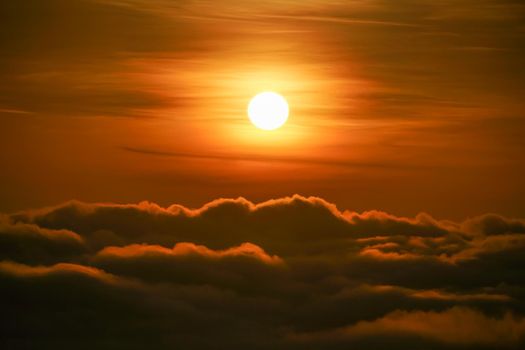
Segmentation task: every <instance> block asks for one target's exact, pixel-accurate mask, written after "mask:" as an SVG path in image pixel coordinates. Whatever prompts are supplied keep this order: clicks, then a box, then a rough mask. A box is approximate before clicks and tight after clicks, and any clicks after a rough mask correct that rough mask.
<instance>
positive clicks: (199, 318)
mask: <svg viewBox="0 0 525 350" xmlns="http://www.w3.org/2000/svg"><path fill="white" fill-rule="evenodd" d="M523 224H524V221H523V220H522V219H510V218H505V217H503V216H499V215H494V214H491V215H484V216H480V217H476V218H470V219H467V220H465V221H464V222H452V221H448V220H437V219H434V218H432V217H431V216H430V215H428V214H420V215H418V216H416V217H414V218H405V217H397V216H394V215H390V214H387V213H383V212H379V211H370V212H365V213H356V212H351V211H341V210H339V209H338V208H337V207H336V206H335V205H333V204H331V203H329V202H327V201H325V200H323V199H321V198H317V197H309V198H306V197H301V196H298V195H296V196H293V197H287V198H280V199H275V200H271V201H267V202H263V203H259V204H255V203H252V202H250V201H248V200H246V199H243V198H238V199H218V200H215V201H212V202H210V203H208V204H206V205H204V206H203V207H201V208H197V209H191V208H186V207H184V206H182V205H179V204H175V205H172V206H170V207H167V208H165V207H161V206H159V205H157V204H154V203H149V202H143V203H139V204H126V205H122V204H111V203H106V204H97V203H83V202H77V201H73V202H68V203H64V204H62V205H59V206H56V207H50V208H42V209H36V210H28V211H23V212H18V213H14V214H10V215H5V216H4V217H3V218H2V229H1V230H0V233H1V235H0V237H1V238H2V243H3V244H2V250H0V258H1V261H2V262H1V263H0V279H1V282H2V291H1V294H2V300H3V301H4V305H3V306H4V309H5V312H4V314H3V317H2V325H3V330H2V332H3V334H2V339H4V342H5V343H6V344H7V345H8V346H9V347H14V348H17V347H24V346H30V347H34V346H38V347H42V348H46V347H52V346H65V345H72V344H78V343H81V344H83V345H81V348H82V346H85V347H86V348H89V347H92V346H98V347H103V348H107V347H111V346H117V347H126V348H135V347H136V348H140V347H141V346H142V347H143V346H146V345H147V344H149V345H151V346H153V347H154V348H158V349H163V348H170V347H173V346H178V345H180V344H184V346H186V347H188V348H194V349H207V348H212V347H214V346H215V347H216V346H217V344H220V346H221V347H230V348H233V349H236V348H246V347H254V348H260V349H267V348H273V349H306V348H311V347H317V348H323V349H343V348H348V347H352V346H354V347H355V346H357V347H360V346H373V347H374V348H378V349H383V348H384V349H386V348H403V349H407V348H414V349H415V348H421V347H424V348H430V349H432V348H447V347H450V348H454V349H457V348H472V347H475V348H519V347H520V346H522V345H523V344H524V343H523V341H524V336H525V323H524V321H523V315H524V314H525V302H524V301H525V274H524V273H523V271H522V269H521V266H522V265H523V263H524V261H523V256H525V255H524V254H523V253H525V244H524V242H525V235H524V233H523ZM22 310H25V311H24V312H22ZM42 319H45V320H46V322H44V323H42V322H40V321H39V320H42ZM13 320H14V321H13ZM66 320H67V321H66ZM79 327H81V328H79ZM80 329H82V331H81V330H80ZM88 335H89V336H88Z"/></svg>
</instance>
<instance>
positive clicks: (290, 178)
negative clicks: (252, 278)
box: [0, 0, 525, 219]
mask: <svg viewBox="0 0 525 350" xmlns="http://www.w3.org/2000/svg"><path fill="white" fill-rule="evenodd" d="M0 23H1V26H2V30H1V31H0V43H1V45H0V81H1V82H2V83H1V84H0V145H1V148H2V152H1V153H0V161H1V162H2V164H3V166H2V171H1V174H0V180H1V183H2V185H1V186H0V210H1V211H15V210H20V209H24V208H27V207H38V206H44V205H51V204H56V203H59V202H62V201H65V200H69V199H79V200H84V201H111V202H138V201H140V200H152V201H155V202H157V203H160V204H162V205H169V204H171V203H175V202H177V203H183V204H185V205H188V206H192V207H198V206H200V205H202V204H203V203H205V202H207V201H209V200H212V199H214V198H217V197H237V196H244V197H246V198H248V199H250V200H254V201H260V200H266V199H269V198H276V197H280V196H284V195H291V194H293V193H301V194H305V195H316V196H321V197H323V198H326V199H328V200H330V201H332V202H335V203H337V204H338V205H339V206H340V207H342V208H348V209H352V210H359V211H360V210H367V209H381V210H386V211H388V212H392V213H395V214H398V215H415V214H416V213H418V212H420V211H426V212H429V213H431V214H433V215H435V216H437V217H443V218H451V219H457V218H464V217H466V216H471V215H476V214H480V213H485V212H498V213H502V214H505V215H509V216H523V213H524V210H525V186H523V179H524V178H525V161H524V160H523V152H524V150H525V141H524V140H525V138H524V137H523V134H524V132H525V100H524V99H523V96H525V65H524V64H523V57H525V5H524V4H523V2H522V1H519V0H475V1H474V0H456V1H452V0H447V1H430V0H421V1H411V0H400V1H386V0H354V1H336V0H333V1H318V0H304V1H291V0H290V1H256V2H254V1H247V0H240V1H233V0H232V1H228V0H227V1H206V0H201V1H168V0H147V1H146V0H118V1H117V0H115V1H111V0H75V1H69V0H68V1H66V0H47V1H40V0H25V1H15V0H7V1H2V2H1V4H0ZM265 90H274V91H277V92H279V93H281V94H282V95H283V96H285V97H286V99H287V100H288V102H289V103H290V109H291V115H290V119H289V122H288V123H287V124H286V125H285V126H284V127H283V128H282V129H279V130H278V131H275V132H263V131H259V130H257V129H255V128H254V127H253V126H252V125H251V124H250V123H249V120H248V119H247V116H246V106H247V103H248V102H249V99H250V98H251V97H252V96H253V95H254V94H256V93H257V92H260V91H265Z"/></svg>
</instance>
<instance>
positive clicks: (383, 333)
mask: <svg viewBox="0 0 525 350" xmlns="http://www.w3.org/2000/svg"><path fill="white" fill-rule="evenodd" d="M524 336H525V319H524V318H522V317H519V318H516V317H514V316H513V315H511V314H505V315H504V316H503V317H501V318H491V317H487V316H485V315H484V314H482V313H480V312H478V311H475V310H472V309H467V308H460V307H454V308H451V309H448V310H446V311H443V312H434V311H430V312H424V311H413V312H407V311H395V312H392V313H390V314H388V315H386V316H384V317H382V318H379V319H377V320H373V321H361V322H358V323H356V324H354V325H351V326H348V327H345V328H341V329H338V330H335V331H329V332H323V333H318V334H304V335H294V336H293V337H294V338H295V339H297V340H303V341H304V340H308V341H312V340H315V339H317V340H320V339H324V340H325V341H328V342H338V341H340V342H342V343H345V342H348V343H350V344H351V343H352V341H355V340H361V341H366V339H367V338H368V339H371V338H375V339H376V341H377V339H380V340H379V342H383V343H384V345H386V344H387V343H388V342H392V340H394V341H395V339H400V338H401V339H402V338H408V339H410V338H412V339H413V340H415V341H416V342H420V341H421V340H423V341H432V340H433V341H437V342H439V343H443V345H445V344H454V345H476V346H487V345H488V346H494V347H505V348H506V347H508V346H515V345H516V344H518V343H519V342H520V341H522V340H523V337H524Z"/></svg>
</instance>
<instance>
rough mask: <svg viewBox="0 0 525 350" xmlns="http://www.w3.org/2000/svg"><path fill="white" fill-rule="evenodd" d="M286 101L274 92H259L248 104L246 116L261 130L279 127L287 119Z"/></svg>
mask: <svg viewBox="0 0 525 350" xmlns="http://www.w3.org/2000/svg"><path fill="white" fill-rule="evenodd" d="M288 112H289V109H288V103H287V102H286V100H285V99H284V97H282V96H281V95H279V94H277V93H275V92H270V91H267V92H261V93H259V94H257V95H255V96H254V97H253V98H252V99H251V101H250V103H249V104H248V117H249V118H250V120H251V122H252V123H253V125H255V126H256V127H258V128H259V129H263V130H275V129H277V128H280V127H281V126H283V125H284V123H286V121H287V120H288Z"/></svg>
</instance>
